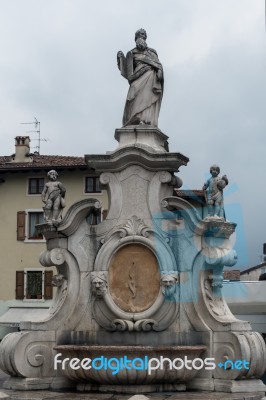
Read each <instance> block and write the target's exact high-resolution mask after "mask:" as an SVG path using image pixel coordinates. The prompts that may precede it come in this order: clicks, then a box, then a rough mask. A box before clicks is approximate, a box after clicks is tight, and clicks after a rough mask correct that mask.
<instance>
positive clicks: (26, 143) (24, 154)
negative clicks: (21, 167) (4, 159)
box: [11, 136, 33, 163]
mask: <svg viewBox="0 0 266 400" xmlns="http://www.w3.org/2000/svg"><path fill="white" fill-rule="evenodd" d="M15 149H16V153H15V155H14V156H13V157H12V161H11V162H13V163H27V162H32V161H33V157H32V156H30V155H29V154H30V137H29V136H17V137H15Z"/></svg>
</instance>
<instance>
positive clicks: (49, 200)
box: [42, 170, 66, 224]
mask: <svg viewBox="0 0 266 400" xmlns="http://www.w3.org/2000/svg"><path fill="white" fill-rule="evenodd" d="M47 176H48V178H49V182H47V183H46V184H45V186H44V189H43V191H42V201H43V203H44V204H45V206H44V207H43V210H44V218H45V220H46V222H48V223H51V224H53V223H56V222H59V221H60V220H61V217H62V211H63V208H64V207H65V200H64V197H65V193H66V189H65V188H64V186H63V185H62V183H61V182H59V181H58V180H57V178H58V173H57V172H56V171H55V170H51V171H49V172H48V174H47Z"/></svg>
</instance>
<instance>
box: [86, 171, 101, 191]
mask: <svg viewBox="0 0 266 400" xmlns="http://www.w3.org/2000/svg"><path fill="white" fill-rule="evenodd" d="M90 178H92V179H97V178H98V179H99V185H100V186H101V183H100V176H99V175H86V176H84V185H83V193H84V194H85V195H92V194H93V195H94V194H96V195H97V196H101V195H102V194H103V190H102V188H101V190H100V191H99V192H97V191H96V192H94V191H93V192H87V191H86V189H87V179H90ZM95 188H96V183H95V184H93V189H95Z"/></svg>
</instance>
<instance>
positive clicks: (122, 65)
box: [117, 29, 163, 127]
mask: <svg viewBox="0 0 266 400" xmlns="http://www.w3.org/2000/svg"><path fill="white" fill-rule="evenodd" d="M146 39H147V33H146V31H145V30H144V29H139V30H138V31H137V32H136V33H135V42H136V47H135V48H134V49H133V50H131V51H129V52H128V53H127V55H126V57H125V56H124V54H123V52H122V51H119V52H118V53H117V64H118V68H119V69H120V71H121V75H122V76H123V77H124V78H126V79H127V80H128V82H129V84H130V87H129V91H128V95H127V99H126V105H125V110H124V116H123V126H129V125H150V126H153V127H154V126H155V127H157V126H158V117H159V112H160V107H161V101H162V97H163V67H162V64H161V63H160V61H159V59H158V55H157V53H156V51H155V50H154V49H151V48H149V47H148V46H147V43H146Z"/></svg>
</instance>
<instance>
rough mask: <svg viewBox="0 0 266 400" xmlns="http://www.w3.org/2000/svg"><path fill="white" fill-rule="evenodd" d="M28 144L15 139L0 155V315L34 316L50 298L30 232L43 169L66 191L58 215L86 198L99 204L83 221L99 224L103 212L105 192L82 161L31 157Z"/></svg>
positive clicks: (39, 215) (38, 218)
mask: <svg viewBox="0 0 266 400" xmlns="http://www.w3.org/2000/svg"><path fill="white" fill-rule="evenodd" d="M29 145H30V138H29V137H27V136H26V137H25V136H22V137H21V136H18V137H16V138H15V150H16V151H15V154H13V155H12V156H0V221H1V226H0V254H1V258H0V316H1V315H2V314H3V313H4V312H6V311H7V310H8V309H12V308H19V307H22V308H25V307H28V308H29V309H32V312H34V309H35V312H38V311H37V310H39V309H42V308H47V307H49V306H50V303H51V299H52V297H53V288H52V284H51V280H52V275H53V273H54V271H53V270H52V269H50V271H49V270H47V271H46V270H45V269H44V268H43V267H42V266H41V265H40V263H39V255H40V253H41V252H42V251H44V250H45V248H46V243H45V240H44V238H43V237H42V236H40V235H39V234H38V232H37V231H36V228H35V226H36V224H40V223H42V222H43V221H44V220H43V203H42V200H41V193H42V190H43V187H44V185H45V183H46V182H47V181H48V178H47V172H48V171H50V170H51V169H55V170H56V171H57V172H58V174H59V177H58V180H59V181H60V182H62V184H63V186H64V187H65V188H66V198H65V200H66V208H65V209H64V214H65V213H66V212H67V210H68V208H69V207H70V206H71V205H72V204H73V203H74V202H77V201H79V200H82V199H86V198H95V199H97V200H99V201H100V202H101V204H102V208H101V210H99V212H98V213H97V215H92V216H90V220H88V223H90V224H92V225H93V224H97V223H99V222H100V221H101V220H102V219H104V218H105V215H106V213H107V210H108V198H107V192H106V191H105V190H102V188H101V186H100V183H99V176H98V175H97V174H96V173H95V171H93V170H92V169H89V168H88V166H87V164H86V163H85V160H84V158H83V157H67V156H52V155H39V154H38V153H34V154H31V153H30V147H29ZM11 325H12V321H11V322H10V324H9V326H8V327H7V328H6V329H5V328H4V327H3V326H2V328H1V327H0V339H1V338H2V337H3V335H4V334H5V333H6V331H7V329H8V330H10V327H11ZM14 329H16V326H14Z"/></svg>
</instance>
